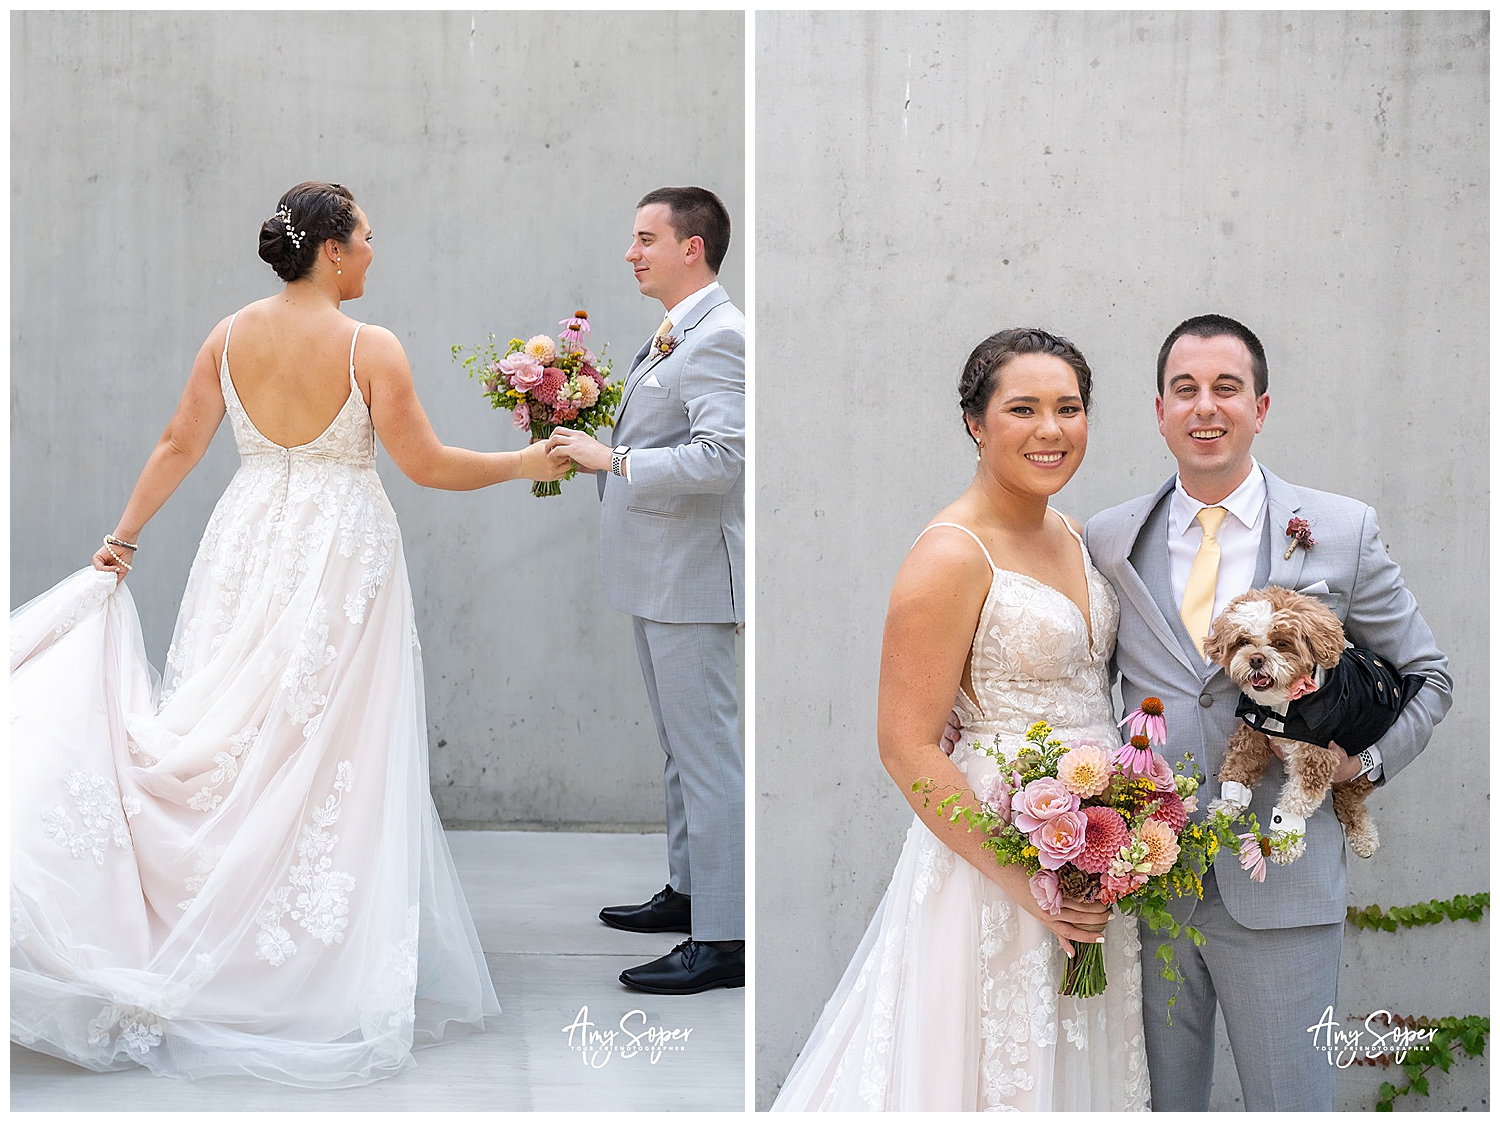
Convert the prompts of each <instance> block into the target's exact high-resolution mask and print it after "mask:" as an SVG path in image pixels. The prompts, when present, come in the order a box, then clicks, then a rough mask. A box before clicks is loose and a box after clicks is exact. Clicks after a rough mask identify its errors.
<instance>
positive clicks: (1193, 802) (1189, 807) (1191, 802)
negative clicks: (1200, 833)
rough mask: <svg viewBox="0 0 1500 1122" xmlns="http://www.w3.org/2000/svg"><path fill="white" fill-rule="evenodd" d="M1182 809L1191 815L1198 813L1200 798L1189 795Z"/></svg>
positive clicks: (1184, 800)
mask: <svg viewBox="0 0 1500 1122" xmlns="http://www.w3.org/2000/svg"><path fill="white" fill-rule="evenodd" d="M1182 809H1183V810H1185V811H1187V812H1188V813H1189V814H1196V813H1198V796H1197V795H1189V796H1188V797H1187V798H1185V799H1183V800H1182Z"/></svg>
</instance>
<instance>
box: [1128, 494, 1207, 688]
mask: <svg viewBox="0 0 1500 1122" xmlns="http://www.w3.org/2000/svg"><path fill="white" fill-rule="evenodd" d="M1175 484H1176V477H1175V476H1173V477H1172V478H1171V479H1169V480H1167V482H1166V483H1165V484H1163V485H1162V486H1161V487H1160V488H1159V489H1158V490H1157V492H1156V494H1155V495H1154V496H1152V498H1151V501H1150V502H1149V503H1147V504H1145V505H1144V506H1143V507H1141V508H1140V512H1139V514H1138V516H1137V519H1138V520H1137V521H1135V522H1134V523H1133V524H1132V525H1131V526H1129V527H1127V528H1126V535H1127V536H1126V540H1125V549H1124V554H1125V558H1126V563H1125V565H1124V566H1122V569H1121V572H1122V574H1123V580H1122V582H1121V583H1122V584H1123V586H1124V591H1125V593H1126V595H1128V596H1129V597H1130V599H1131V602H1132V603H1133V604H1135V607H1136V610H1137V611H1138V612H1139V613H1140V615H1141V618H1142V619H1143V620H1145V621H1146V625H1147V626H1148V627H1150V628H1151V630H1152V631H1153V632H1154V633H1155V634H1156V637H1157V638H1158V639H1160V640H1161V644H1162V646H1163V647H1165V648H1166V649H1167V650H1168V651H1169V652H1171V653H1172V654H1173V655H1174V656H1175V657H1176V658H1177V661H1179V662H1181V663H1182V665H1183V666H1185V667H1186V668H1187V669H1188V670H1189V671H1191V672H1192V674H1193V676H1194V677H1195V678H1198V679H1200V680H1204V679H1207V678H1208V677H1209V675H1210V673H1211V671H1212V670H1215V669H1217V667H1213V666H1211V665H1210V664H1209V663H1206V662H1204V660H1203V659H1202V658H1201V657H1199V655H1198V649H1197V648H1196V647H1195V646H1193V642H1192V640H1191V639H1190V638H1188V635H1187V631H1186V629H1184V628H1183V627H1182V623H1181V619H1180V618H1179V616H1178V612H1177V604H1176V603H1175V602H1174V599H1173V596H1172V569H1171V562H1170V560H1169V559H1168V556H1167V508H1168V505H1169V502H1170V499H1169V498H1168V496H1169V494H1170V492H1171V491H1172V488H1173V487H1174V485H1175Z"/></svg>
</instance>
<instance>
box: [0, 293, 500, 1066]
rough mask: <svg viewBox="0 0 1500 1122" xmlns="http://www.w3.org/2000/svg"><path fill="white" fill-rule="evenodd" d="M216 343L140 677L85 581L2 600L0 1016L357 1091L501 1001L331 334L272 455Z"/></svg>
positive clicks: (87, 1040)
mask: <svg viewBox="0 0 1500 1122" xmlns="http://www.w3.org/2000/svg"><path fill="white" fill-rule="evenodd" d="M232 331H233V323H232V322H231V325H230V333H231V337H232ZM357 339H358V335H357V333H356V337H355V341H356V342H357ZM229 346H230V344H229V342H228V340H226V343H225V351H226V355H225V358H224V359H223V361H222V362H221V364H220V369H219V388H220V391H221V392H222V394H223V397H224V406H225V412H226V415H227V417H228V419H229V422H230V425H231V427H232V429H233V431H234V438H235V444H236V446H237V448H238V450H239V453H240V466H239V470H238V471H237V472H236V473H235V475H234V478H233V479H232V480H230V482H229V484H228V486H227V487H226V488H225V491H224V494H223V495H222V497H221V498H220V500H219V502H218V504H217V505H216V506H215V508H214V511H213V514H212V515H211V516H210V518H209V520H208V525H207V527H206V528H205V530H204V533H203V537H202V540H201V542H200V544H199V548H198V553H197V556H196V557H195V558H194V561H193V565H192V568H191V570H190V572H189V575H188V580H187V585H186V587H185V589H184V592H183V599H182V605H181V608H180V610H179V613H178V617H177V625H176V627H175V629H174V631H173V635H172V642H171V646H170V648H169V650H168V653H167V660H166V671H165V678H164V680H163V681H162V682H161V689H160V691H159V693H158V692H157V690H156V689H155V676H154V672H153V671H152V670H151V667H150V666H149V664H148V663H147V662H146V660H145V655H144V645H143V643H142V641H141V636H140V623H139V619H138V617H137V616H136V613H135V608H134V604H133V601H132V599H131V596H130V592H129V590H128V588H127V587H126V586H125V585H120V586H119V587H118V588H117V587H116V582H115V579H114V577H113V576H112V575H110V574H103V573H98V572H95V571H94V570H92V569H88V570H84V571H82V572H80V573H77V574H75V575H74V576H72V577H70V578H68V579H67V580H65V581H63V582H62V583H61V584H59V585H58V586H57V587H56V588H54V589H53V590H51V591H50V592H47V593H44V594H43V595H42V596H39V597H37V598H36V599H35V600H33V601H32V602H31V603H30V604H27V605H25V606H23V607H22V608H19V609H17V610H16V611H15V612H13V613H12V615H11V650H12V657H11V694H12V703H13V708H12V724H11V736H12V742H13V751H12V768H11V771H12V787H11V798H12V822H13V824H15V825H13V829H12V868H11V876H12V889H11V941H12V952H11V954H12V969H11V1033H12V1037H13V1039H15V1040H17V1041H20V1042H21V1043H24V1044H26V1045H27V1046H28V1047H31V1048H35V1049H37V1050H39V1051H44V1052H47V1053H49V1054H51V1055H55V1056H59V1057H61V1058H63V1059H66V1060H69V1061H71V1062H73V1063H75V1064H80V1065H82V1066H85V1067H89V1068H93V1069H95V1070H100V1071H104V1070H116V1069H120V1068H124V1067H129V1066H133V1065H141V1066H145V1067H147V1068H150V1069H151V1070H152V1071H155V1072H157V1073H159V1074H166V1075H185V1076H191V1077H194V1078H197V1077H200V1076H205V1075H217V1074H229V1075H241V1076H243V1075H253V1076H258V1077H261V1078H265V1079H270V1080H275V1081H277V1082H281V1083H285V1084H290V1085H293V1086H305V1087H337V1086H355V1085H358V1084H362V1083H367V1082H369V1081H370V1080H372V1079H377V1078H381V1077H383V1076H388V1075H393V1074H395V1073H396V1072H399V1071H401V1070H402V1069H403V1068H405V1067H407V1066H410V1065H411V1063H412V1062H413V1061H412V1060H411V1055H410V1054H411V1050H412V1047H413V1044H414V1043H415V1042H417V1041H419V1040H420V1041H422V1042H430V1041H435V1040H437V1039H440V1038H442V1037H443V1036H444V1035H447V1034H448V1033H450V1032H451V1031H453V1030H457V1029H460V1028H462V1027H464V1026H469V1027H482V1025H483V1022H484V1017H485V1016H486V1015H488V1014H493V1013H495V1012H498V1010H499V1006H498V1004H497V1002H496V1001H495V996H494V989H493V986H492V985H491V983H490V979H489V973H488V969H487V968H486V966H485V963H484V956H483V952H482V950H481V949H480V946H479V940H478V935H477V933H476V932H475V930H474V925H473V921H472V920H471V918H470V916H469V913H468V909H467V907H466V906H465V904H464V903H463V895H462V892H461V890H460V888H459V885H458V882H457V875H456V873H455V871H454V868H453V862H452V858H451V856H450V855H449V851H448V847H447V843H446V841H445V840H444V838H443V834H442V829H441V824H440V823H439V821H438V818H437V814H436V810H435V808H434V807H433V804H432V796H431V793H430V791H429V789H428V765H427V741H426V727H425V718H424V710H423V696H422V695H423V686H422V668H421V661H420V658H419V655H418V648H417V642H416V634H417V629H416V620H415V614H414V612H413V610H412V600H411V589H410V584H409V582H408V578H407V573H406V565H405V559H404V557H403V555H402V549H401V537H400V532H399V530H398V529H397V525H396V519H395V515H394V512H393V511H392V510H391V506H390V502H389V501H388V499H387V498H386V494H385V490H384V488H383V487H382V486H381V482H380V477H379V476H378V475H377V474H376V471H375V434H374V429H373V426H372V423H371V420H370V413H369V410H368V408H366V406H365V404H364V400H363V397H362V395H361V392H360V389H359V385H358V382H357V380H356V378H355V375H354V366H353V350H354V346H353V344H351V348H350V351H351V355H350V370H349V391H348V397H347V398H346V400H345V402H344V405H343V406H342V408H341V409H340V410H339V412H338V414H337V415H336V416H335V417H334V419H333V420H332V422H330V424H329V425H328V427H327V429H326V430H325V431H324V432H323V433H322V435H320V436H319V437H318V438H317V439H315V440H312V441H309V442H308V443H307V444H304V445H300V446H298V447H295V448H283V447H280V446H278V445H276V444H274V443H273V442H271V441H270V440H268V439H267V438H266V437H265V436H264V435H263V434H261V433H260V432H259V431H257V430H256V428H255V425H254V424H253V423H252V422H251V420H250V417H249V415H248V414H247V413H246V412H245V409H244V406H243V405H242V403H241V402H240V400H239V396H238V394H237V393H236V390H235V386H234V382H233V380H232V379H231V377H230V372H229V358H228V353H227V352H228V350H229ZM356 775H357V776H358V779H359V782H358V784H356V783H355V782H354V780H355V777H356ZM64 792H66V797H64ZM38 814H40V819H38V817H37V816H38ZM23 821H24V822H25V823H29V824H30V825H29V826H21V825H19V824H20V823H22V822H23ZM60 884H61V885H65V886H66V890H65V891H59V890H58V887H57V886H58V885H60ZM354 933H357V935H355V934H354ZM419 959H420V967H421V968H420V969H419V968H418V966H419Z"/></svg>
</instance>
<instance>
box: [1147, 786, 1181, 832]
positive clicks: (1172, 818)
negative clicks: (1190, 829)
mask: <svg viewBox="0 0 1500 1122" xmlns="http://www.w3.org/2000/svg"><path fill="white" fill-rule="evenodd" d="M1156 799H1157V800H1158V801H1159V802H1160V803H1161V805H1160V806H1159V807H1157V808H1156V809H1155V810H1153V811H1152V812H1151V817H1152V818H1155V819H1158V820H1159V821H1162V822H1165V823H1166V824H1167V825H1168V826H1170V827H1172V832H1173V833H1174V834H1180V833H1182V828H1183V827H1184V826H1186V825H1187V808H1186V807H1185V806H1183V805H1182V799H1180V798H1179V797H1178V795H1177V792H1176V791H1158V792H1156Z"/></svg>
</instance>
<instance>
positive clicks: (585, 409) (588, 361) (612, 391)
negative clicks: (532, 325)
mask: <svg viewBox="0 0 1500 1122" xmlns="http://www.w3.org/2000/svg"><path fill="white" fill-rule="evenodd" d="M558 326H559V327H561V328H562V331H560V332H559V333H558V335H557V338H555V339H554V338H553V337H552V336H550V335H533V336H532V337H531V338H530V339H512V340H511V341H510V343H509V344H507V345H506V348H505V350H504V351H503V352H502V351H501V350H500V346H499V344H498V343H496V342H495V337H494V335H491V336H490V337H489V341H488V342H486V343H481V344H479V345H478V346H474V347H469V348H464V347H463V346H461V345H459V344H456V343H455V344H454V346H453V360H454V361H455V362H458V361H459V360H460V359H462V361H463V367H464V370H465V371H466V372H467V373H468V375H469V377H470V378H474V377H479V378H480V379H481V380H482V381H481V384H482V385H483V386H484V396H485V397H487V398H489V401H490V404H491V405H492V406H494V407H495V408H496V409H508V410H510V415H511V421H512V422H513V423H514V424H515V426H516V428H518V429H521V430H522V431H524V432H530V433H531V439H532V442H533V443H535V442H536V441H538V440H546V439H547V438H548V437H549V436H551V435H552V430H553V429H555V428H557V426H558V425H561V424H566V425H568V426H569V427H570V428H575V429H578V430H579V431H581V432H586V433H588V434H589V435H590V436H593V435H594V433H595V431H596V430H598V429H601V428H607V427H608V426H610V425H612V424H614V421H615V407H616V406H618V405H619V404H620V392H621V387H620V384H619V383H618V382H611V381H610V380H609V372H610V363H609V360H608V359H607V358H605V357H604V352H605V351H607V350H608V349H609V348H608V346H605V347H603V348H601V350H600V353H599V354H598V355H595V354H594V352H593V351H591V350H589V349H588V347H586V346H585V345H584V340H585V339H587V338H588V337H589V334H590V332H591V330H592V328H590V327H589V314H588V313H587V312H585V311H582V310H579V311H576V312H574V313H573V314H572V315H571V316H569V317H568V318H567V319H565V320H560V321H559V322H558ZM466 350H467V352H468V353H465V352H466ZM577 472H578V469H577V466H576V465H575V466H574V467H572V468H569V469H568V474H567V475H566V476H565V477H564V478H566V479H572V478H573V476H574V475H576V474H577ZM531 493H532V494H533V495H536V496H537V497H538V498H542V497H544V496H547V495H560V494H562V484H561V483H558V482H551V483H534V484H532V486H531Z"/></svg>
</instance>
